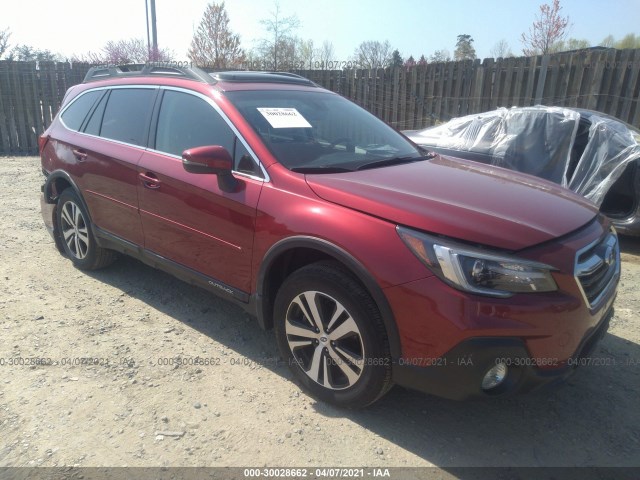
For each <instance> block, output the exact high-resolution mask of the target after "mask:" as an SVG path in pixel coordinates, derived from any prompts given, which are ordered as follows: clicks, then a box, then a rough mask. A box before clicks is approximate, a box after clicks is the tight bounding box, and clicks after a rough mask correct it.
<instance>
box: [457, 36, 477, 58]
mask: <svg viewBox="0 0 640 480" xmlns="http://www.w3.org/2000/svg"><path fill="white" fill-rule="evenodd" d="M472 44H473V38H471V35H467V34H462V35H458V41H457V42H456V50H455V52H453V58H455V59H456V60H475V58H476V49H475V48H473V45H472Z"/></svg>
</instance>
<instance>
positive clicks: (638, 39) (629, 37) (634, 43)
mask: <svg viewBox="0 0 640 480" xmlns="http://www.w3.org/2000/svg"><path fill="white" fill-rule="evenodd" d="M615 47H616V48H618V49H620V50H622V49H625V48H640V36H636V35H635V34H633V33H628V34H626V35H625V36H624V37H622V40H620V41H618V42H616V43H615Z"/></svg>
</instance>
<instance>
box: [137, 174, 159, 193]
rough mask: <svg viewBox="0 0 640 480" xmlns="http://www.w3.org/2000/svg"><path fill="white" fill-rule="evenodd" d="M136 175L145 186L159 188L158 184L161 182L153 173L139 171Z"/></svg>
mask: <svg viewBox="0 0 640 480" xmlns="http://www.w3.org/2000/svg"><path fill="white" fill-rule="evenodd" d="M138 176H139V177H140V181H141V182H142V184H143V185H144V186H145V187H146V188H151V189H153V190H155V189H157V188H160V184H161V183H162V182H161V181H160V180H158V179H157V178H156V176H155V175H154V174H153V173H151V172H147V173H139V174H138Z"/></svg>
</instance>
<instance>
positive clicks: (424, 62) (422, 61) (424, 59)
mask: <svg viewBox="0 0 640 480" xmlns="http://www.w3.org/2000/svg"><path fill="white" fill-rule="evenodd" d="M426 64H427V59H426V58H424V54H423V55H420V60H418V65H419V66H424V65H426Z"/></svg>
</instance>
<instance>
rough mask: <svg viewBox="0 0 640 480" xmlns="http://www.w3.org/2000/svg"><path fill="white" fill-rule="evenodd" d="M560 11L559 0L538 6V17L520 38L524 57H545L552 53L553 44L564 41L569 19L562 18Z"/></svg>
mask: <svg viewBox="0 0 640 480" xmlns="http://www.w3.org/2000/svg"><path fill="white" fill-rule="evenodd" d="M560 10H562V7H561V6H560V0H553V3H552V4H550V5H547V4H542V5H540V16H538V17H536V19H535V21H534V22H533V25H532V26H531V28H530V29H529V32H528V33H523V34H522V35H521V37H520V40H521V41H522V43H523V44H524V48H523V49H522V51H523V53H524V54H525V55H527V56H533V55H546V54H548V53H551V52H552V47H553V45H554V44H555V43H557V42H560V41H562V40H564V38H565V36H566V34H567V27H568V26H569V17H568V16H567V17H563V16H562V15H561V14H560Z"/></svg>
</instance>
